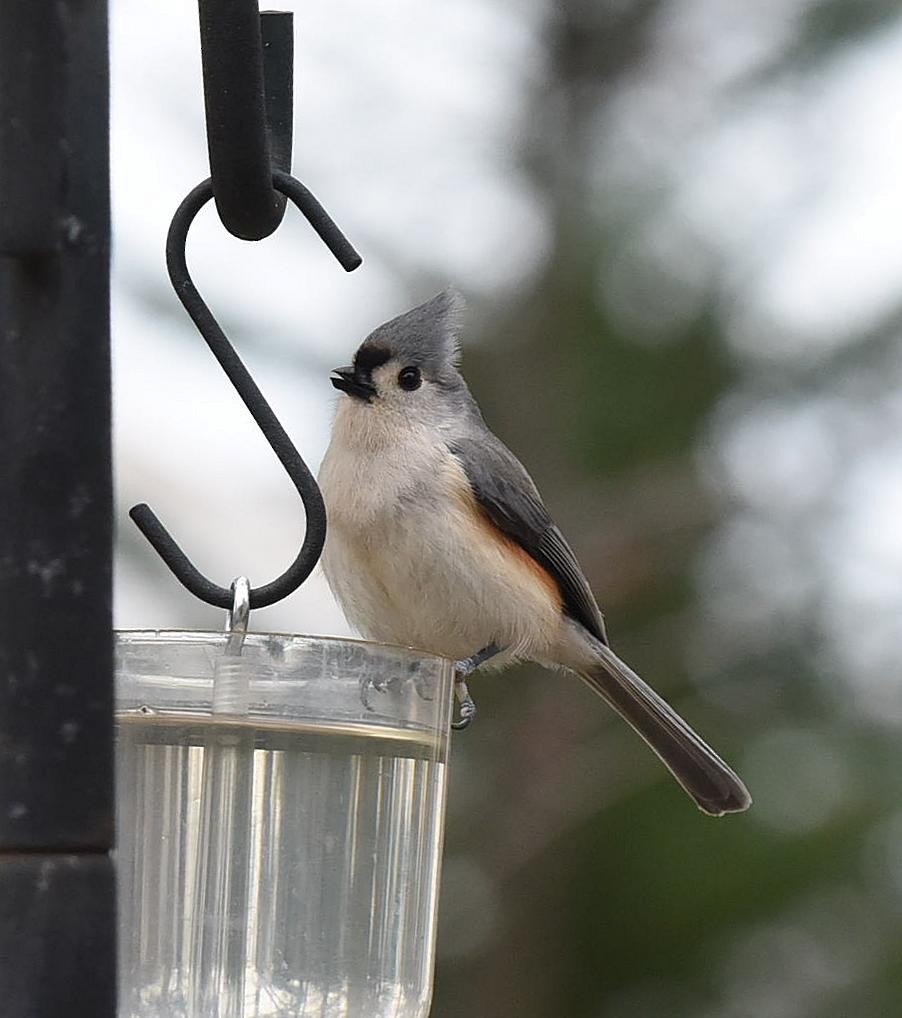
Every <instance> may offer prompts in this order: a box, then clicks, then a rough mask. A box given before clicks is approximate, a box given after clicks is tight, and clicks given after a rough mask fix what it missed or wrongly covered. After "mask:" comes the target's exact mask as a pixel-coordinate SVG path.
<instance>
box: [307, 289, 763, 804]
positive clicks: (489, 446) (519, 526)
mask: <svg viewBox="0 0 902 1018" xmlns="http://www.w3.org/2000/svg"><path fill="white" fill-rule="evenodd" d="M461 307H462V301H461V299H460V297H459V296H458V295H457V294H456V293H455V292H453V291H450V290H446V291H444V292H442V293H440V294H438V295H437V296H436V297H433V298H432V300H430V301H427V302H426V303H425V304H422V305H420V306H419V307H417V308H414V309H413V310H412V311H408V312H406V313H405V314H403V315H400V316H399V317H397V318H394V319H392V320H391V321H390V322H387V323H386V324H385V325H382V326H380V327H379V328H378V329H376V330H375V331H374V332H372V333H370V335H369V336H367V338H366V340H364V342H363V344H362V345H361V346H360V348H359V349H358V350H357V353H356V354H355V355H354V363H353V365H351V366H349V367H346V368H338V369H336V371H335V372H334V374H335V377H333V378H332V379H331V381H332V384H333V385H334V386H335V387H336V388H337V389H340V390H341V391H342V392H343V393H345V395H344V396H343V397H341V398H340V399H339V405H338V409H337V412H336V416H335V423H334V426H333V431H332V440H331V442H330V444H329V448H328V451H327V452H326V455H325V458H324V460H323V464H322V469H321V471H320V478H319V482H320V486H321V488H322V492H323V497H324V498H325V502H326V509H327V514H328V520H329V529H328V535H327V538H326V547H325V551H324V553H323V560H322V561H323V568H324V571H325V574H326V577H327V579H328V581H329V585H330V586H331V588H332V591H333V593H334V594H335V596H336V598H337V599H338V601H339V603H340V604H341V606H342V608H343V609H344V612H345V614H346V615H347V617H348V620H349V622H350V623H351V624H352V625H353V626H355V627H356V628H357V629H358V630H359V631H360V632H361V633H362V634H363V635H364V636H365V637H367V638H369V639H374V640H379V641H383V642H386V643H396V644H403V645H405V646H413V647H419V648H422V649H424V650H428V651H431V652H433V653H437V654H441V655H444V656H445V657H448V658H451V659H452V660H454V661H456V662H457V673H458V679H459V686H458V689H459V694H460V698H461V700H462V703H461V717H462V719H463V720H464V722H466V721H468V720H469V719H470V717H472V714H473V713H474V712H475V705H474V704H473V702H472V699H471V698H470V696H469V693H468V691H467V688H466V684H465V680H466V678H467V676H468V675H469V674H470V673H471V672H472V671H473V670H474V669H475V668H477V667H479V666H482V665H485V666H486V667H487V668H499V667H503V666H504V665H507V664H509V663H511V662H513V661H536V662H539V663H541V664H543V665H547V666H550V667H555V668H566V669H569V670H571V671H573V672H575V673H576V674H577V675H579V676H580V677H581V678H582V679H583V680H584V681H585V682H587V683H588V685H589V686H590V687H591V688H592V689H593V690H594V691H595V692H596V693H598V694H599V695H600V696H601V697H602V698H603V699H604V700H605V701H607V703H608V704H610V706H611V707H613V708H614V710H615V711H617V713H618V714H620V715H621V717H623V718H624V719H625V720H626V721H628V722H629V723H630V725H632V727H633V728H634V729H635V730H636V731H637V732H638V733H639V735H641V736H642V738H643V739H644V740H645V741H646V742H647V743H648V745H649V746H650V747H651V748H652V749H653V750H654V751H655V753H657V755H658V756H659V757H660V758H661V760H662V761H663V762H664V763H665V764H666V765H667V767H668V768H669V769H670V771H671V772H672V773H673V775H674V777H675V778H676V779H677V781H679V783H680V784H681V785H682V786H683V788H684V789H685V790H686V791H687V792H688V793H689V795H691V796H692V798H693V799H694V800H695V802H696V803H697V804H698V806H699V807H700V808H701V809H702V810H704V811H705V812H706V813H710V814H712V815H713V816H720V815H722V814H724V813H735V812H740V811H742V810H745V809H747V808H748V807H749V805H750V804H751V797H750V796H749V793H748V791H747V790H746V788H745V785H743V783H742V781H741V780H740V779H739V778H738V777H737V775H736V774H735V773H734V772H733V771H732V770H731V769H730V768H729V767H728V766H727V765H726V764H725V763H724V762H723V760H721V759H720V757H719V756H718V755H717V754H716V753H715V752H714V751H713V750H712V749H710V748H709V747H708V746H707V745H706V744H705V743H704V742H703V741H702V740H701V739H700V738H699V737H698V735H696V734H695V732H694V731H693V730H692V729H691V728H690V727H689V726H688V725H687V724H686V722H685V721H683V719H682V718H681V717H680V716H679V715H678V714H677V713H676V712H675V711H674V710H673V709H672V708H671V707H670V706H669V705H668V704H667V703H665V702H664V700H662V699H661V697H659V696H658V695H657V693H655V692H654V690H653V689H651V688H650V687H649V686H648V685H646V683H645V682H643V681H642V679H640V678H639V676H638V675H636V674H635V672H633V671H632V670H631V669H630V668H629V667H628V666H627V665H626V664H624V663H623V662H622V661H621V660H620V658H619V657H617V655H616V654H615V653H614V652H613V651H612V650H611V648H610V646H609V645H608V639H607V635H606V633H605V626H604V621H603V620H602V615H601V612H600V611H599V609H598V605H597V604H596V603H595V598H594V597H593V595H592V591H591V590H590V589H589V585H588V583H587V582H586V579H585V577H584V576H583V574H582V571H581V569H580V567H579V564H578V563H577V561H576V557H575V556H574V554H573V552H572V551H571V550H570V547H569V545H568V544H567V542H566V541H565V540H564V536H563V535H562V534H561V532H560V530H558V528H557V527H556V526H555V525H554V522H553V521H552V519H551V517H550V516H549V515H548V512H547V510H546V509H545V506H544V505H543V504H542V500H541V498H540V496H539V493H538V491H537V489H536V486H535V485H534V484H533V482H532V480H531V478H530V477H529V475H528V474H527V472H526V470H525V469H524V468H523V466H522V465H521V464H520V462H519V461H518V460H517V459H516V457H515V456H514V455H513V454H512V453H511V452H510V450H508V448H507V447H506V446H505V445H504V444H503V443H502V442H501V441H500V440H499V439H498V438H496V437H495V436H494V435H493V434H492V432H491V431H489V429H488V428H487V427H486V424H485V422H484V420H483V418H482V414H481V413H480V411H479V408H478V407H477V405H476V402H475V400H474V399H473V397H472V396H471V395H470V391H469V389H468V388H467V384H466V382H465V381H464V379H463V378H462V376H461V375H460V372H459V371H458V370H457V359H458V332H459V317H460V312H461Z"/></svg>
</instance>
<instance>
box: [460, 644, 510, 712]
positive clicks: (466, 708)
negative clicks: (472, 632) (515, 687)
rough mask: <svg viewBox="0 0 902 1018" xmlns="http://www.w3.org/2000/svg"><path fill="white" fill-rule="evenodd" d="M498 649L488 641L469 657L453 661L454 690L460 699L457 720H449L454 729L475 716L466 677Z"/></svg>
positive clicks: (474, 705)
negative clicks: (486, 644) (485, 645)
mask: <svg viewBox="0 0 902 1018" xmlns="http://www.w3.org/2000/svg"><path fill="white" fill-rule="evenodd" d="M499 651H500V647H498V645H497V644H495V643H490V644H489V645H488V647H483V648H482V650H480V651H478V652H477V653H476V654H473V655H472V656H471V657H465V658H464V659H463V660H462V661H455V663H454V692H455V695H456V696H457V699H458V700H459V701H460V718H459V720H457V721H452V722H451V727H452V728H453V729H454V730H455V731H458V732H460V731H463V729H464V728H468V727H469V726H470V723H471V722H472V720H473V718H475V717H476V704H475V703H474V702H473V697H472V696H470V690H469V689H467V679H468V678H469V677H470V676H471V675H472V674H473V672H475V671H476V669H477V668H478V667H479V666H480V665H481V664H483V663H484V662H486V661H488V659H489V658H490V657H494V656H495V655H496V654H497V653H498V652H499Z"/></svg>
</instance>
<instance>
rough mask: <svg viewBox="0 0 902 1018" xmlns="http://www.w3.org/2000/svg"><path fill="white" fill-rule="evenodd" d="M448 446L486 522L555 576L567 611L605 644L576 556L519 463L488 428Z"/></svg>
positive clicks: (600, 618)
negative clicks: (485, 517) (491, 524)
mask: <svg viewBox="0 0 902 1018" xmlns="http://www.w3.org/2000/svg"><path fill="white" fill-rule="evenodd" d="M448 448H449V450H450V451H451V453H452V454H453V455H454V456H455V457H456V458H457V460H458V462H459V463H460V464H461V466H462V467H463V469H464V472H465V473H466V475H467V479H468V480H469V482H470V486H471V488H472V489H473V494H474V495H475V496H476V501H477V502H478V503H479V505H480V506H481V507H482V509H483V511H484V512H485V514H486V515H487V516H488V518H489V519H490V520H491V521H492V523H494V525H495V526H496V527H497V528H498V529H499V530H501V531H502V532H503V533H505V534H507V535H508V536H509V537H511V538H513V540H515V541H516V542H517V544H519V545H520V547H521V548H522V549H523V550H524V551H525V552H527V553H528V554H529V555H531V556H532V558H534V559H535V560H536V562H538V563H539V565H541V566H542V567H543V568H544V569H545V570H546V571H547V572H548V573H549V575H550V576H551V577H552V578H553V579H554V580H555V582H556V583H557V585H558V589H559V590H560V592H561V597H562V599H563V602H564V609H565V610H566V612H567V614H568V615H570V616H571V618H573V619H575V620H576V621H577V622H580V623H582V625H584V626H585V627H586V629H588V630H589V632H590V633H592V635H593V636H595V637H596V638H597V639H599V640H601V641H602V643H607V642H608V641H607V636H606V635H605V629H604V620H603V618H602V615H601V612H600V611H599V608H598V605H597V604H596V602H595V597H594V596H593V594H592V591H591V589H590V588H589V584H588V583H587V582H586V578H585V576H583V573H582V570H581V569H580V567H579V563H578V562H577V561H576V556H575V555H574V554H573V551H572V550H571V548H570V545H569V544H567V542H566V540H565V539H564V535H563V534H562V533H561V532H560V530H558V528H557V526H555V523H554V520H552V518H551V517H550V516H549V515H548V510H547V509H546V508H545V506H544V505H543V503H542V498H541V496H540V495H539V492H538V489H537V488H536V486H535V484H533V481H532V478H531V477H530V476H529V474H528V473H527V472H526V468H525V467H524V466H523V464H522V463H521V462H520V461H519V460H518V459H517V457H516V456H514V454H513V453H512V452H511V451H510V449H508V448H507V446H506V445H504V443H503V442H501V441H500V439H498V438H496V437H495V436H494V435H493V434H492V433H491V432H490V431H488V430H486V431H485V432H483V433H482V434H481V435H479V436H472V437H466V438H455V439H454V440H452V441H449V442H448Z"/></svg>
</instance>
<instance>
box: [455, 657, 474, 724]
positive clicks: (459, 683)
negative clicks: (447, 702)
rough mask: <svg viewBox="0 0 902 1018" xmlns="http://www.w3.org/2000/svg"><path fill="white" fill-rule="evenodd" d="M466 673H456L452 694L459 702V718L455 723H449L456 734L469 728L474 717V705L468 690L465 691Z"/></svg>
mask: <svg viewBox="0 0 902 1018" xmlns="http://www.w3.org/2000/svg"><path fill="white" fill-rule="evenodd" d="M465 676H466V673H463V674H462V673H461V671H459V670H458V671H457V675H456V678H455V684H454V692H455V694H456V696H457V699H458V700H460V717H459V719H458V720H457V721H452V722H451V727H452V728H453V729H454V730H455V731H456V732H462V731H463V730H464V729H465V728H469V726H470V723H471V722H472V720H473V718H475V717H476V704H475V702H474V701H473V697H472V696H470V690H469V689H467V683H466V678H465Z"/></svg>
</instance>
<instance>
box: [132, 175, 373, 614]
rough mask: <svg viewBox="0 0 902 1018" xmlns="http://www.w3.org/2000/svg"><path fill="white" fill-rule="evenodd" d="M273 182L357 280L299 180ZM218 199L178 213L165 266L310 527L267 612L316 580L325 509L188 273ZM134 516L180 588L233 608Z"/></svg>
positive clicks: (252, 602)
mask: <svg viewBox="0 0 902 1018" xmlns="http://www.w3.org/2000/svg"><path fill="white" fill-rule="evenodd" d="M272 179H273V186H274V187H275V188H276V189H277V190H279V191H280V192H281V193H282V194H284V195H286V196H287V197H288V198H290V199H291V201H292V202H293V203H294V205H295V206H296V207H297V208H298V209H299V210H300V212H301V213H302V215H303V216H304V217H305V219H306V220H307V222H309V223H310V225H311V226H312V227H313V229H314V230H315V231H316V233H317V234H318V235H319V237H320V239H321V240H322V241H323V243H324V244H325V245H326V246H327V247H328V248H329V250H330V251H331V252H332V254H333V255H334V256H335V258H336V259H337V260H338V262H339V263H340V264H341V266H342V268H344V270H345V271H346V272H353V270H354V269H356V268H357V267H358V266H359V265H360V264H361V261H362V259H361V257H360V255H359V254H358V253H357V251H356V250H355V249H354V247H353V246H352V245H351V244H350V242H349V241H348V240H347V238H346V237H345V236H344V234H343V233H342V232H341V230H339V228H338V227H337V226H336V225H335V223H334V222H333V221H332V219H331V218H330V217H329V215H328V213H327V212H326V210H325V209H324V208H323V207H322V205H320V203H319V202H318V201H317V200H316V198H315V197H314V196H313V195H312V194H311V193H310V191H308V190H307V188H306V187H304V185H303V184H302V183H301V182H300V181H298V180H295V178H294V177H291V176H289V175H288V174H287V173H282V172H281V171H278V170H277V171H275V172H274V173H273V177H272ZM212 197H213V185H212V183H211V181H210V180H209V179H208V180H205V181H203V183H201V184H198V185H197V187H195V188H194V190H193V191H191V192H190V193H189V194H188V196H187V197H186V198H185V199H184V201H183V202H182V203H181V205H180V206H179V207H178V209H177V210H176V213H175V215H174V216H173V217H172V223H171V225H170V227H169V236H168V237H167V240H166V265H167V268H168V270H169V278H170V280H171V282H172V285H173V287H174V289H175V292H176V294H178V297H179V300H181V302H182V304H183V305H184V307H185V310H186V311H187V312H188V314H189V315H190V316H191V319H192V321H193V322H194V324H195V326H196V327H197V329H198V331H199V332H200V334H201V335H202V336H203V337H204V339H205V340H206V343H207V345H208V346H209V347H210V350H212V352H213V356H214V357H215V358H216V360H217V361H219V365H220V367H221V368H222V370H223V371H224V372H225V373H226V375H227V376H228V378H229V381H230V382H231V383H232V385H233V386H234V387H235V390H236V392H237V393H238V395H239V396H240V397H241V399H242V400H243V401H244V405H245V406H246V407H247V408H248V410H249V411H250V413H251V416H252V417H253V418H254V420H255V421H256V422H257V426H258V427H259V428H260V430H261V431H262V432H263V435H264V437H265V438H266V440H267V442H269V445H270V447H271V448H272V450H273V452H274V453H275V454H276V456H277V457H278V458H279V462H280V463H281V464H282V466H283V467H284V469H285V472H286V473H287V474H288V476H289V477H290V478H291V481H292V484H294V486H295V488H296V489H297V492H298V494H299V495H300V496H301V500H302V501H303V503H304V509H305V511H306V515H307V527H306V532H305V534H304V542H303V545H302V546H301V550H300V551H299V552H298V554H297V557H296V558H295V560H294V562H292V563H291V565H290V566H289V567H288V568H287V569H286V570H285V572H284V573H282V575H281V576H279V577H277V578H276V579H275V580H273V581H272V582H271V583H267V584H265V585H264V586H262V587H254V588H251V590H250V593H249V607H250V608H265V607H266V606H267V605H271V604H275V602H276V601H280V600H282V598H284V597H287V596H288V595H289V594H290V593H292V592H293V591H294V590H296V589H297V588H298V587H299V586H300V585H301V584H302V583H303V582H304V580H306V579H307V577H308V576H309V575H310V572H311V571H312V570H313V567H314V566H315V565H316V563H317V561H318V559H319V556H320V553H321V552H322V549H323V543H324V541H325V537H326V509H325V506H324V505H323V499H322V495H321V494H320V491H319V488H318V487H317V484H316V481H315V479H314V477H313V475H312V474H311V473H310V471H309V469H308V468H307V465H306V464H305V463H304V461H303V459H301V456H300V454H299V453H298V451H297V449H296V448H295V447H294V445H293V444H292V442H291V439H290V438H289V437H288V435H287V433H286V431H285V429H284V428H283V427H282V425H281V424H280V423H279V420H278V418H277V417H276V415H275V414H274V413H273V411H272V409H271V408H270V406H269V404H268V403H267V402H266V400H265V399H264V397H263V394H262V393H261V392H260V390H259V388H258V387H257V384H256V383H255V382H254V380H253V378H251V376H250V373H249V372H248V370H247V368H246V367H245V366H244V364H243V363H242V361H241V358H240V357H239V356H238V354H237V353H236V352H235V349H234V347H233V346H232V344H231V343H230V342H229V341H228V339H227V338H226V335H225V333H224V332H223V331H222V329H221V328H220V326H219V323H218V322H217V321H216V319H215V318H214V317H213V314H212V313H211V311H210V309H209V308H208V307H207V305H206V304H205V303H204V301H203V298H202V297H201V295H200V293H199V292H198V290H197V287H196V286H195V285H194V282H193V281H192V279H191V275H190V273H189V272H188V265H187V260H186V257H185V243H186V241H187V238H188V230H189V229H190V227H191V224H192V223H193V222H194V218H195V216H196V215H197V213H198V212H199V211H200V210H201V209H202V208H203V207H204V205H206V203H207V202H208V201H209V200H210V199H211V198H212ZM129 515H130V516H131V518H132V519H133V520H134V522H135V523H136V525H137V526H138V528H139V529H140V531H141V533H142V534H144V536H145V537H146V538H147V540H148V541H150V543H151V544H152V545H153V547H154V549H155V550H156V552H157V554H159V556H160V557H161V558H162V559H163V561H164V562H165V563H166V565H167V566H168V567H169V568H170V570H171V571H172V572H173V573H174V575H175V577H176V578H177V579H178V580H179V582H180V583H181V584H182V585H183V586H185V587H187V589H188V590H190V591H191V593H192V594H194V596H195V597H197V598H200V600H201V601H205V602H206V603H207V604H210V605H214V606H216V607H217V608H226V609H231V608H232V604H233V596H232V591H231V590H230V589H229V588H228V587H222V586H220V585H219V584H217V583H214V582H213V581H212V580H209V579H208V578H207V577H206V576H204V575H203V573H201V572H200V570H199V569H197V567H196V566H195V565H194V564H193V563H192V562H191V561H190V559H189V558H188V556H187V555H186V554H185V553H184V552H183V551H182V549H181V548H180V547H179V546H178V544H177V543H176V542H175V540H174V539H173V537H172V535H171V534H170V533H169V531H168V530H167V529H166V528H165V527H164V526H163V524H162V523H161V522H160V520H159V518H158V517H157V515H156V514H155V513H154V512H153V510H152V509H151V508H150V506H148V505H146V504H145V503H141V504H140V505H136V506H134V507H133V508H132V510H131V512H130V513H129Z"/></svg>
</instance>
